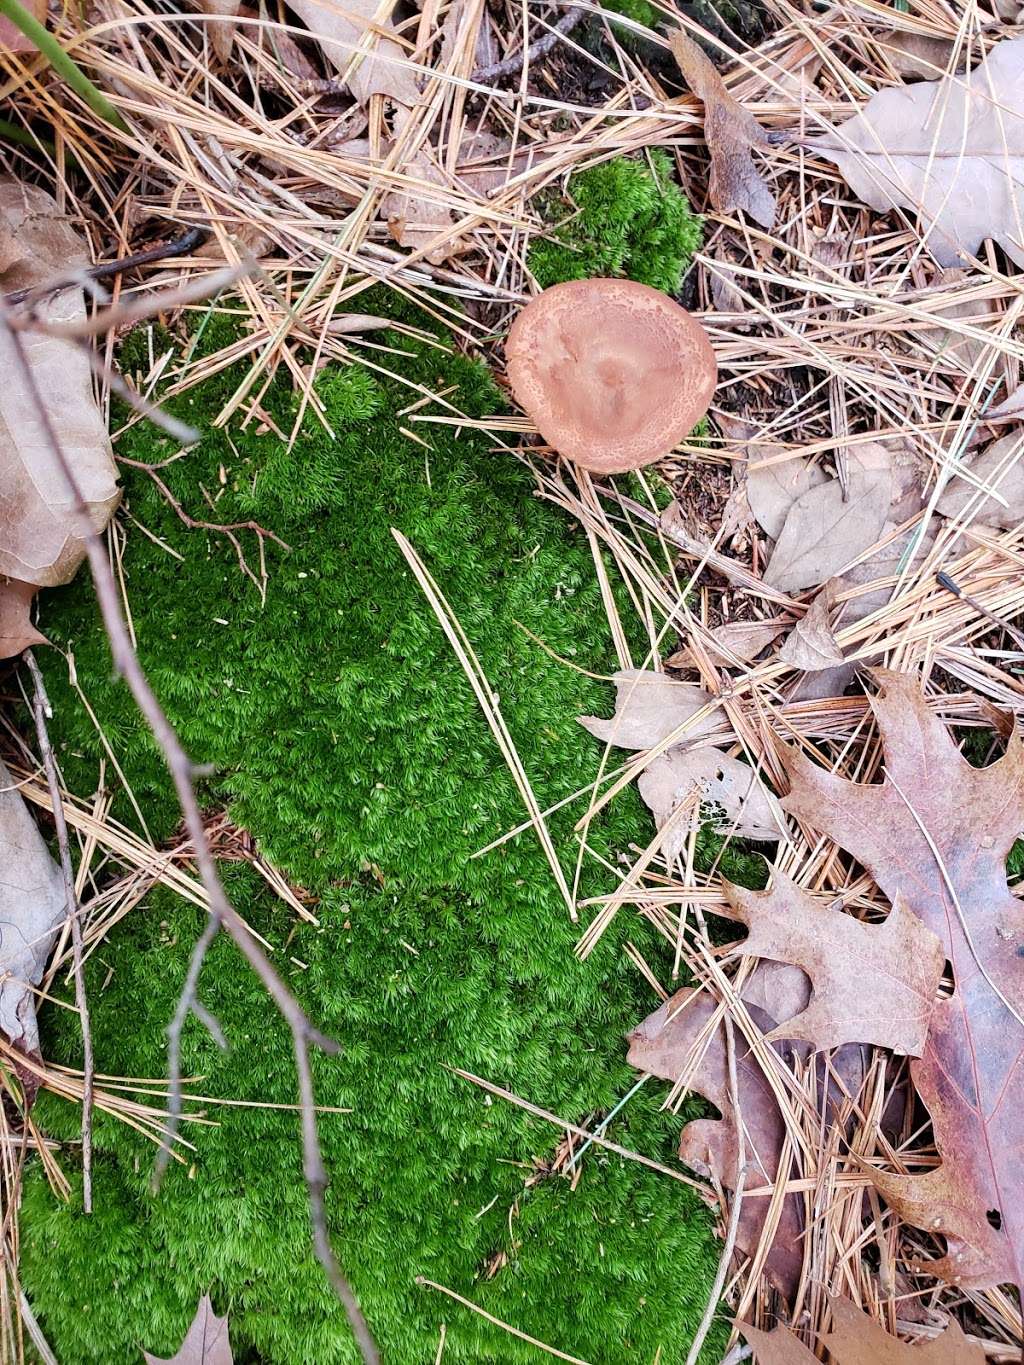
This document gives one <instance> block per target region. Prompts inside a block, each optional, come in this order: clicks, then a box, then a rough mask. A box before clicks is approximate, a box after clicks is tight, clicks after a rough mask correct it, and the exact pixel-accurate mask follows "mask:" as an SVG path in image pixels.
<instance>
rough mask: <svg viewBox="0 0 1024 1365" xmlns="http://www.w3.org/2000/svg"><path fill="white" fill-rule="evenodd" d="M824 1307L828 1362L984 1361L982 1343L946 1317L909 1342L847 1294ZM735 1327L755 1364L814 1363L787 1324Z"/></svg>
mask: <svg viewBox="0 0 1024 1365" xmlns="http://www.w3.org/2000/svg"><path fill="white" fill-rule="evenodd" d="M829 1306H830V1308H831V1310H832V1331H831V1332H824V1333H822V1340H823V1341H824V1343H825V1345H826V1346H827V1347H828V1349H829V1353H830V1355H831V1359H832V1365H985V1350H984V1347H983V1346H982V1345H981V1344H980V1342H971V1341H968V1340H967V1338H966V1336H964V1333H963V1330H962V1328H961V1327H960V1325H959V1324H958V1323H956V1322H954V1321H952V1320H951V1321H950V1322H949V1324H948V1326H947V1327H945V1328H944V1330H943V1331H942V1332H940V1333H939V1335H938V1336H937V1337H934V1338H933V1339H932V1340H931V1341H927V1340H925V1341H920V1342H915V1343H910V1342H906V1341H900V1339H899V1338H898V1337H894V1336H890V1335H889V1333H888V1332H887V1331H886V1330H885V1328H884V1327H883V1326H882V1325H881V1323H878V1322H876V1321H875V1319H874V1318H871V1317H869V1316H868V1315H867V1313H864V1312H862V1311H861V1309H859V1308H857V1307H856V1306H855V1305H854V1304H852V1303H851V1302H850V1301H849V1299H832V1300H830V1304H829ZM738 1326H739V1329H740V1331H741V1332H742V1333H743V1335H744V1336H745V1337H746V1339H747V1341H748V1342H749V1343H750V1345H751V1346H752V1347H753V1348H754V1360H755V1362H756V1365H817V1357H816V1356H815V1355H814V1354H813V1353H812V1352H811V1351H809V1350H808V1349H807V1347H806V1346H805V1345H804V1344H803V1343H802V1342H801V1341H800V1339H799V1337H796V1336H794V1335H793V1333H792V1332H791V1331H790V1330H789V1328H788V1327H782V1326H779V1327H776V1328H775V1330H774V1331H772V1332H764V1331H761V1329H760V1328H757V1327H751V1326H750V1325H749V1323H745V1322H741V1323H739V1324H738Z"/></svg>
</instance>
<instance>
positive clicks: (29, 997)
mask: <svg viewBox="0 0 1024 1365" xmlns="http://www.w3.org/2000/svg"><path fill="white" fill-rule="evenodd" d="M0 867H2V868H3V875H2V876H0V969H2V975H0V1032H2V1033H3V1034H4V1036H5V1037H6V1038H7V1039H8V1040H9V1041H10V1042H11V1043H12V1044H13V1045H14V1046H15V1047H16V1048H18V1050H19V1051H21V1052H24V1053H26V1054H27V1055H28V1056H31V1057H38V1056H39V1029H38V1026H37V1024H36V1007H35V993H34V991H33V989H32V988H33V986H37V985H38V984H39V982H40V981H41V980H42V978H43V972H44V970H45V968H46V961H47V958H48V957H49V956H50V950H51V949H52V947H53V945H54V942H55V940H56V937H57V926H58V925H59V924H60V923H61V922H62V921H63V919H64V917H65V914H66V912H67V901H66V897H65V892H64V878H63V876H62V874H61V870H60V868H59V867H58V866H57V864H56V863H55V862H54V860H53V859H52V858H51V857H50V854H49V851H48V849H47V847H46V843H45V842H44V840H43V836H42V834H40V832H39V828H38V826H37V825H36V823H35V821H34V820H33V819H32V816H31V815H30V814H29V810H28V807H27V806H26V805H25V802H24V800H23V798H22V796H21V793H20V792H19V791H18V789H17V785H16V784H15V781H14V778H13V777H12V776H11V774H10V773H9V772H8V770H7V768H6V767H5V766H4V764H3V763H0ZM22 1082H23V1084H24V1085H25V1088H26V1091H27V1092H28V1095H29V1098H32V1097H34V1095H35V1092H36V1090H37V1089H38V1084H39V1082H38V1079H37V1078H35V1077H34V1076H33V1075H32V1074H31V1073H28V1072H25V1073H23V1075H22Z"/></svg>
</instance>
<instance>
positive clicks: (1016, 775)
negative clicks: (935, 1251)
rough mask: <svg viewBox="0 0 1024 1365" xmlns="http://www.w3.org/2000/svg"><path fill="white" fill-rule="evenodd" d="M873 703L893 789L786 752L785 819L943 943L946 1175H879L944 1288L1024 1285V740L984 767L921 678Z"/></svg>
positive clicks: (928, 1078)
mask: <svg viewBox="0 0 1024 1365" xmlns="http://www.w3.org/2000/svg"><path fill="white" fill-rule="evenodd" d="M875 677H876V678H877V679H878V681H879V683H880V686H881V690H880V692H879V694H878V696H877V697H874V698H873V699H872V701H871V705H872V709H873V711H874V713H875V716H876V720H877V723H878V727H879V730H880V732H881V736H882V744H883V749H884V753H885V780H884V781H883V782H882V783H881V784H874V785H864V784H860V783H854V782H850V781H848V780H847V779H846V778H843V777H839V776H837V775H836V774H834V773H829V772H826V771H825V770H824V769H822V768H819V767H818V766H817V765H816V764H814V763H813V762H812V761H811V760H810V759H809V758H808V757H807V756H806V755H804V754H802V753H800V752H798V751H796V750H793V749H790V748H788V747H786V748H784V749H782V750H780V757H781V758H782V760H783V762H784V765H785V767H786V769H787V771H788V773H789V777H790V781H791V790H790V794H789V796H787V797H786V798H785V799H784V800H783V803H782V804H783V806H784V808H785V809H786V810H788V811H790V812H791V813H792V814H794V815H795V816H797V818H798V819H800V820H802V821H803V822H804V823H805V824H807V825H809V826H810V827H812V828H813V829H816V830H820V831H822V832H823V833H825V834H827V835H829V836H830V837H831V838H833V839H835V840H836V842H837V843H838V844H839V845H840V846H841V847H842V848H844V849H846V850H847V851H848V852H849V853H851V854H852V855H853V856H854V857H856V858H857V859H858V860H859V861H860V862H861V863H862V864H863V866H864V867H865V868H867V870H868V871H869V872H870V873H871V875H872V876H873V877H874V879H875V881H876V882H877V883H878V885H879V886H880V887H881V889H882V891H883V892H884V893H885V894H886V896H888V898H889V899H890V901H895V899H896V896H897V895H902V897H903V898H904V900H905V901H906V904H907V906H908V908H909V909H910V910H911V911H913V913H914V914H915V915H917V916H918V918H919V919H920V920H921V921H922V922H923V923H924V924H925V925H927V927H928V928H929V929H930V930H931V931H932V933H934V934H935V935H937V937H938V938H939V940H940V942H941V943H942V945H943V951H944V954H945V957H946V959H947V960H948V961H949V962H950V964H951V966H952V970H953V980H954V993H953V995H952V997H951V998H950V999H949V1000H947V1001H945V1002H943V1003H942V1004H941V1005H940V1006H937V1007H936V1009H935V1010H934V1012H933V1015H932V1025H931V1028H930V1030H929V1035H928V1039H927V1043H926V1046H925V1051H924V1054H923V1056H922V1058H921V1060H920V1061H916V1062H912V1063H911V1075H912V1077H913V1080H914V1083H915V1085H916V1086H917V1089H918V1092H919V1094H920V1095H921V1099H922V1101H923V1102H924V1104H925V1106H926V1108H927V1109H928V1111H929V1113H930V1114H931V1118H932V1126H933V1129H934V1132H935V1143H936V1147H937V1149H938V1152H939V1156H940V1158H941V1164H940V1166H939V1167H938V1168H936V1169H934V1170H930V1171H928V1172H926V1173H925V1174H921V1175H918V1174H911V1175H900V1174H894V1173H888V1172H879V1171H874V1170H873V1171H872V1177H873V1178H874V1179H875V1180H876V1183H877V1184H878V1185H879V1188H880V1189H881V1190H882V1192H883V1194H884V1195H885V1197H886V1199H887V1200H888V1202H889V1204H890V1205H891V1206H892V1207H893V1208H894V1209H895V1210H896V1212H897V1213H899V1214H900V1215H901V1216H902V1217H904V1218H905V1219H906V1221H907V1222H910V1223H912V1224H913V1225H914V1226H916V1227H921V1228H925V1229H927V1230H929V1231H931V1232H933V1233H941V1234H942V1235H943V1236H944V1237H945V1238H946V1243H947V1253H946V1255H945V1256H943V1257H942V1258H941V1259H939V1260H934V1261H929V1262H928V1263H927V1265H928V1270H929V1271H930V1272H931V1273H933V1274H935V1275H936V1276H938V1277H939V1278H941V1279H945V1280H949V1281H950V1282H953V1283H957V1284H962V1285H964V1286H967V1287H977V1288H985V1287H990V1286H992V1285H996V1284H1003V1283H1006V1282H1011V1283H1014V1284H1016V1285H1020V1283H1021V1280H1022V1279H1024V1204H1022V1202H1021V1200H1020V1198H1019V1192H1020V1189H1021V1185H1022V1181H1024V1021H1022V1011H1024V956H1022V950H1024V905H1022V903H1021V902H1020V900H1018V899H1017V898H1016V897H1015V896H1014V895H1013V894H1012V893H1011V892H1010V890H1009V887H1008V885H1007V877H1006V858H1007V855H1008V854H1009V851H1010V848H1011V846H1012V844H1013V843H1014V841H1015V839H1016V838H1017V836H1018V835H1019V833H1020V831H1021V829H1022V828H1024V738H1022V736H1021V732H1020V730H1019V728H1018V729H1016V730H1015V731H1014V733H1013V734H1012V735H1011V737H1010V739H1009V741H1008V743H1007V748H1006V754H1005V756H1004V757H1003V758H1001V759H1000V760H999V761H998V762H996V763H993V764H991V765H990V766H989V767H987V768H981V769H977V768H972V767H971V766H970V764H969V763H968V762H967V761H966V759H965V758H964V757H963V756H962V755H961V753H960V752H959V750H958V749H957V747H956V745H955V744H954V742H953V740H952V738H951V737H950V735H949V732H948V731H947V729H946V727H945V726H944V725H943V724H942V722H941V721H939V720H938V719H937V718H936V717H934V716H933V715H932V714H931V712H930V710H929V708H928V705H927V703H926V700H925V697H924V694H923V692H922V690H921V688H920V685H919V683H918V681H917V679H916V678H914V677H911V676H910V675H907V674H902V673H894V672H890V671H887V670H881V669H880V670H875Z"/></svg>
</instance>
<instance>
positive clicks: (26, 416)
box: [0, 179, 121, 587]
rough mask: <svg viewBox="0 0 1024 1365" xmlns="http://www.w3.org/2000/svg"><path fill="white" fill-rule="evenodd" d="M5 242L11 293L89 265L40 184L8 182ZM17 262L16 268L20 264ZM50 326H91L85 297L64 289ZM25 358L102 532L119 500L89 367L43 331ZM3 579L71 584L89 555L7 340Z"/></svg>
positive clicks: (0, 197)
mask: <svg viewBox="0 0 1024 1365" xmlns="http://www.w3.org/2000/svg"><path fill="white" fill-rule="evenodd" d="M0 225H2V231H0V241H2V240H3V239H4V238H7V237H11V238H14V239H15V240H16V241H17V243H18V250H17V251H15V252H13V253H9V252H6V253H4V257H3V258H4V259H5V260H7V261H8V265H7V268H6V269H5V270H3V272H2V273H0V289H2V290H3V291H4V292H7V291H13V290H19V289H31V288H34V287H36V286H38V285H41V284H45V283H47V282H48V281H50V280H51V279H53V278H54V277H56V276H61V277H64V276H66V275H67V273H68V271H69V269H74V268H75V267H76V266H82V267H84V266H85V265H87V264H88V255H87V252H86V249H85V243H84V242H83V240H82V238H81V237H80V236H79V234H78V233H77V232H76V231H75V229H74V228H73V227H72V225H71V223H70V222H69V221H68V220H67V218H66V217H65V216H64V215H63V214H61V213H60V212H59V210H58V208H57V205H56V203H55V201H54V200H53V199H52V198H51V197H50V195H48V194H47V193H46V192H45V191H44V190H42V189H40V188H39V187H38V186H35V185H23V184H21V183H20V182H19V181H17V180H12V179H0ZM12 255H13V259H12ZM35 309H36V312H37V314H38V315H39V317H40V318H41V319H42V320H43V321H44V322H47V323H56V324H69V323H70V324H74V323H76V322H81V321H84V319H85V303H84V301H83V297H82V292H81V290H78V289H65V290H63V291H61V292H60V293H58V294H54V295H52V296H50V297H49V298H46V299H44V300H41V301H40V302H38V303H37V304H36V305H35ZM21 340H22V346H23V348H24V352H25V358H26V361H27V364H28V366H29V368H30V369H31V371H32V375H33V378H34V381H35V385H36V387H37V388H38V390H39V393H40V394H42V395H43V397H44V399H45V401H46V414H45V416H46V418H48V420H49V422H50V423H51V424H52V425H53V427H54V428H55V430H56V432H57V434H58V436H59V438H60V441H61V445H62V447H63V449H64V450H65V452H66V454H67V456H68V458H69V459H70V460H73V461H74V465H75V473H76V476H77V478H78V482H79V486H80V488H81V490H82V493H83V496H84V498H85V501H86V504H87V506H88V509H89V515H90V519H91V521H92V525H93V529H94V530H96V531H101V530H102V529H103V528H104V526H106V524H107V522H108V520H109V519H110V517H111V515H112V513H113V511H114V508H115V507H116V506H117V504H118V502H119V500H120V496H121V494H120V490H119V489H118V487H117V471H116V468H115V465H114V461H113V457H112V454H111V449H110V439H109V437H108V435H107V427H106V422H105V421H104V418H103V414H102V413H101V412H100V410H99V407H98V406H97V404H96V401H95V399H94V397H93V384H92V370H91V367H90V365H89V359H88V356H87V355H86V353H85V352H84V351H83V350H82V348H81V347H80V346H79V345H78V344H77V343H76V342H75V341H73V340H68V339H65V338H61V337H54V336H47V335H46V334H45V333H43V332H33V331H27V332H24V333H22V338H21ZM0 373H2V374H3V375H4V383H3V384H2V385H0V575H2V576H4V577H6V578H8V579H13V580H15V581H16V582H18V583H22V584H26V583H29V584H34V585H36V586H38V587H50V586H54V585H56V584H59V583H67V582H69V581H70V579H71V578H72V577H73V576H74V573H75V570H76V569H77V568H78V565H79V564H80V563H81V561H82V558H83V556H84V554H85V544H84V542H83V540H82V538H81V536H80V535H79V528H78V522H77V518H76V516H75V512H74V508H73V502H72V496H71V491H70V489H69V488H68V487H67V483H66V480H65V478H64V475H63V472H62V470H61V468H60V465H59V464H58V462H57V459H56V457H55V455H54V453H53V449H52V446H51V444H50V441H49V438H48V436H47V434H46V430H45V428H44V425H43V417H42V415H41V414H40V412H39V409H38V404H37V402H36V398H35V395H34V394H32V393H31V392H30V391H29V389H28V386H27V385H26V384H25V383H24V382H23V381H22V377H21V368H20V365H19V364H18V361H17V359H16V356H15V352H14V343H13V342H12V340H11V336H10V333H9V332H8V331H7V329H3V330H2V331H0Z"/></svg>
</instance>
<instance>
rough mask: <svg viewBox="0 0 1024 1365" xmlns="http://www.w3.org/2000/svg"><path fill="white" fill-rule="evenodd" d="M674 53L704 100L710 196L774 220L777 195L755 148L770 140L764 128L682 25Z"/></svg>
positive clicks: (720, 205) (765, 223)
mask: <svg viewBox="0 0 1024 1365" xmlns="http://www.w3.org/2000/svg"><path fill="white" fill-rule="evenodd" d="M670 43H671V47H672V55H673V56H674V57H675V59H676V61H677V63H678V64H679V69H680V71H681V72H682V73H683V78H684V80H685V81H686V84H687V85H688V86H689V87H690V89H691V90H692V91H693V93H694V94H695V95H696V96H697V98H698V99H699V100H700V101H701V102H702V103H703V105H704V139H705V141H706V142H707V144H708V151H709V152H710V153H711V181H710V184H709V186H708V197H709V198H710V200H711V203H712V204H713V206H714V207H715V208H716V209H721V210H722V211H723V212H730V211H731V210H733V209H742V210H743V211H744V212H745V213H747V214H749V215H750V217H751V218H753V220H754V222H755V223H760V225H761V227H764V228H770V227H771V226H772V224H773V223H774V222H775V210H776V204H775V196H774V195H773V194H772V192H771V190H770V189H769V188H768V186H767V185H766V184H765V181H764V179H763V177H762V176H761V174H760V172H759V171H758V169H757V167H756V166H755V165H754V161H753V158H752V156H751V151H752V150H753V149H754V148H755V147H756V148H758V149H759V150H760V151H764V150H766V149H767V148H768V147H769V146H770V145H771V143H770V142H769V140H768V136H767V134H766V133H765V131H764V129H763V128H762V127H761V125H760V124H759V123H758V121H757V119H755V118H754V116H753V114H751V113H749V112H748V111H747V110H746V109H744V108H743V106H742V105H741V104H740V103H739V102H738V101H737V100H735V99H734V98H733V96H732V95H730V94H729V91H728V90H727V89H726V87H725V82H724V81H723V80H722V77H721V75H720V74H719V72H718V71H717V70H716V69H715V67H714V65H713V64H712V62H711V60H710V59H709V58H708V56H707V55H706V54H705V53H704V51H703V50H702V49H701V48H699V47H698V46H697V44H696V43H695V42H694V41H693V39H692V38H689V37H688V36H687V35H686V34H685V33H684V32H683V31H682V29H677V30H676V32H675V33H673V34H672V36H671V38H670Z"/></svg>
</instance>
